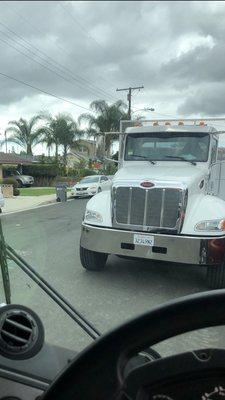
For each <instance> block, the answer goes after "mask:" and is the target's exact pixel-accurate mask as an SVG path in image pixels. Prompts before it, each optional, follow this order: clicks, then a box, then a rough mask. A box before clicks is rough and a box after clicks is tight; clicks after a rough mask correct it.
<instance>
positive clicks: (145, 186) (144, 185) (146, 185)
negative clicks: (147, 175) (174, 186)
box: [140, 181, 155, 188]
mask: <svg viewBox="0 0 225 400" xmlns="http://www.w3.org/2000/svg"><path fill="white" fill-rule="evenodd" d="M140 186H141V187H143V188H151V187H153V186H155V184H154V183H153V182H150V181H143V182H141V183H140Z"/></svg>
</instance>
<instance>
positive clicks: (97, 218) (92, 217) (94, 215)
mask: <svg viewBox="0 0 225 400" xmlns="http://www.w3.org/2000/svg"><path fill="white" fill-rule="evenodd" d="M84 220H85V221H89V222H102V221H103V219H102V216H101V214H100V213H98V212H97V211H91V210H86V211H85V215H84Z"/></svg>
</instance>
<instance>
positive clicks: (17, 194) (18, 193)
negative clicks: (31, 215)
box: [13, 188, 20, 196]
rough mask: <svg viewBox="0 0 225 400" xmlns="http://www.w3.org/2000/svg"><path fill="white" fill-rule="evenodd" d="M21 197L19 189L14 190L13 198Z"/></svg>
mask: <svg viewBox="0 0 225 400" xmlns="http://www.w3.org/2000/svg"><path fill="white" fill-rule="evenodd" d="M19 195H20V190H19V189H18V188H15V189H14V188H13V196H19Z"/></svg>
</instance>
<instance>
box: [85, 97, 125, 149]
mask: <svg viewBox="0 0 225 400" xmlns="http://www.w3.org/2000/svg"><path fill="white" fill-rule="evenodd" d="M90 109H91V110H92V111H93V112H94V114H88V113H86V114H81V115H80V117H79V118H78V122H79V123H81V122H87V123H88V130H87V133H88V134H89V135H90V136H94V138H95V139H96V137H97V136H99V135H100V136H103V137H104V139H105V151H107V152H108V151H109V149H110V146H111V144H112V142H113V140H114V139H115V138H117V135H105V132H119V128H120V120H121V119H127V113H126V112H125V109H126V105H125V104H124V103H123V101H121V100H118V101H117V102H116V103H114V104H112V105H109V104H107V103H106V101H105V100H96V101H93V102H92V103H91V104H90Z"/></svg>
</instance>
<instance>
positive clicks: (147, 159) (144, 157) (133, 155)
mask: <svg viewBox="0 0 225 400" xmlns="http://www.w3.org/2000/svg"><path fill="white" fill-rule="evenodd" d="M132 157H138V158H143V160H146V161H149V162H150V163H151V164H153V165H155V161H153V160H150V159H149V158H148V157H146V156H141V155H140V154H132Z"/></svg>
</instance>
